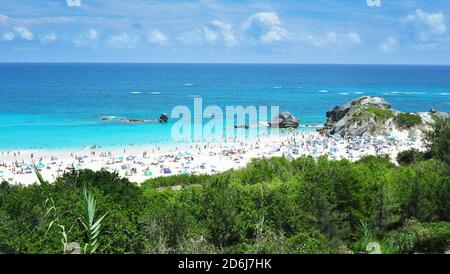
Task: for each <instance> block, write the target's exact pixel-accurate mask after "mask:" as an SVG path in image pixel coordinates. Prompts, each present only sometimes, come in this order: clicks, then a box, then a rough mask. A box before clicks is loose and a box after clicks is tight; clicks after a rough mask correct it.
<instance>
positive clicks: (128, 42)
mask: <svg viewBox="0 0 450 274" xmlns="http://www.w3.org/2000/svg"><path fill="white" fill-rule="evenodd" d="M107 43H108V45H109V46H111V47H113V48H134V47H135V46H136V43H137V39H136V38H134V37H131V36H130V35H128V33H122V34H118V35H111V36H109V37H108V41H107Z"/></svg>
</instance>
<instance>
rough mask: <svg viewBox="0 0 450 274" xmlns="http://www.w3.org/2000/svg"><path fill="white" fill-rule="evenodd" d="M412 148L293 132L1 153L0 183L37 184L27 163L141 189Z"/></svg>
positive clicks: (402, 141) (401, 135)
mask: <svg viewBox="0 0 450 274" xmlns="http://www.w3.org/2000/svg"><path fill="white" fill-rule="evenodd" d="M411 148H415V149H419V150H422V149H423V142H422V140H421V139H420V138H418V139H417V140H411V139H409V138H408V133H407V132H397V133H396V134H395V135H392V136H383V137H381V136H378V137H363V138H340V137H337V136H333V137H325V136H321V135H319V134H318V133H316V132H292V133H288V134H283V135H280V136H273V135H263V136H258V137H255V138H253V139H249V140H245V142H244V141H238V142H220V143H191V144H187V143H185V144H177V145H176V144H174V145H165V146H157V145H152V146H150V145H133V146H124V147H120V148H118V147H117V148H106V147H105V148H80V149H59V150H56V149H55V150H20V151H17V150H16V151H3V152H0V180H1V181H8V182H10V183H12V184H25V185H27V184H32V183H34V182H36V180H37V177H36V175H35V174H34V172H33V171H32V168H31V163H32V161H34V162H35V163H36V165H37V166H38V168H39V169H40V170H41V173H42V175H43V177H44V178H45V179H46V180H48V181H50V182H52V181H54V180H55V178H57V177H58V176H60V175H62V174H64V173H65V172H68V171H70V170H71V169H92V170H96V171H97V170H100V169H102V168H103V169H106V170H108V171H111V172H117V173H118V174H119V175H120V176H122V177H127V178H129V179H130V180H131V181H134V182H138V183H141V182H143V181H145V180H147V179H150V178H154V177H159V176H170V175H175V174H214V173H217V172H223V171H226V170H229V169H237V168H241V167H244V166H245V165H247V164H248V163H249V162H250V161H251V159H253V158H262V157H273V156H285V157H287V158H290V159H293V158H297V157H301V156H309V155H310V156H312V157H319V156H321V155H328V157H329V158H331V159H342V158H346V159H349V160H351V161H355V160H358V159H360V158H361V157H363V156H366V155H381V154H387V155H389V156H390V157H391V158H392V159H395V157H396V156H397V154H398V153H399V152H400V151H403V150H407V149H411Z"/></svg>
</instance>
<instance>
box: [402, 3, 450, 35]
mask: <svg viewBox="0 0 450 274" xmlns="http://www.w3.org/2000/svg"><path fill="white" fill-rule="evenodd" d="M407 20H408V21H409V22H411V23H415V24H417V27H423V26H426V27H428V29H429V31H431V32H433V33H435V34H443V33H445V32H446V31H447V26H446V24H445V19H444V15H443V14H442V13H441V12H439V13H427V12H424V11H422V10H421V9H417V10H416V12H415V13H414V14H410V15H408V17H407Z"/></svg>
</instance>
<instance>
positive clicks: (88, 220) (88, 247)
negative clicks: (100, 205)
mask: <svg viewBox="0 0 450 274" xmlns="http://www.w3.org/2000/svg"><path fill="white" fill-rule="evenodd" d="M95 207H96V201H95V198H94V196H93V195H92V193H90V192H88V191H87V190H86V187H84V188H83V213H84V216H83V218H82V219H81V220H80V222H81V224H82V225H83V227H84V230H85V233H86V237H87V243H86V244H85V246H84V253H88V252H89V253H91V254H92V253H95V251H96V250H97V249H98V247H99V246H100V244H99V242H98V236H99V234H100V232H101V227H102V221H103V219H104V218H105V217H106V215H107V214H108V213H105V214H103V215H102V216H101V217H100V218H98V219H97V220H95V213H96V208H95Z"/></svg>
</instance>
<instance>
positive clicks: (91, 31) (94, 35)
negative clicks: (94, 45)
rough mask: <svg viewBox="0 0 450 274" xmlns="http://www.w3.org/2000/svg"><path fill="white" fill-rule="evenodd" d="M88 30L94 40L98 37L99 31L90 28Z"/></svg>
mask: <svg viewBox="0 0 450 274" xmlns="http://www.w3.org/2000/svg"><path fill="white" fill-rule="evenodd" d="M88 32H89V38H90V39H92V40H94V39H97V35H98V32H97V31H96V30H95V29H90V30H89V31H88Z"/></svg>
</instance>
